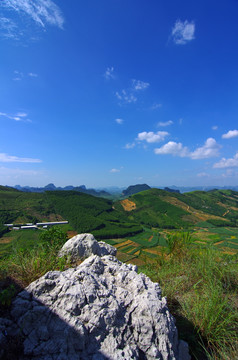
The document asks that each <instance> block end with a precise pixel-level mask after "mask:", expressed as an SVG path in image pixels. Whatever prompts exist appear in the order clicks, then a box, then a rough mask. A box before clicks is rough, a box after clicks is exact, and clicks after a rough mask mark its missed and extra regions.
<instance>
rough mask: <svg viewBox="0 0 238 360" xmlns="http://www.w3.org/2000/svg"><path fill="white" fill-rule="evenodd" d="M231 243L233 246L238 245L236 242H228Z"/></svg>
mask: <svg viewBox="0 0 238 360" xmlns="http://www.w3.org/2000/svg"><path fill="white" fill-rule="evenodd" d="M228 242H229V244H233V245H238V244H237V243H236V242H234V241H228Z"/></svg>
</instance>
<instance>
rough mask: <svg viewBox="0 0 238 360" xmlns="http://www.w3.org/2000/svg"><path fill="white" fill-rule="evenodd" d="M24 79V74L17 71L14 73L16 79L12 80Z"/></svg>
mask: <svg viewBox="0 0 238 360" xmlns="http://www.w3.org/2000/svg"><path fill="white" fill-rule="evenodd" d="M23 77H24V74H23V73H22V72H21V71H18V70H15V71H14V77H13V78H12V80H14V81H20V80H22V79H23Z"/></svg>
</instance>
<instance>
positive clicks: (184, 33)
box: [171, 20, 195, 45]
mask: <svg viewBox="0 0 238 360" xmlns="http://www.w3.org/2000/svg"><path fill="white" fill-rule="evenodd" d="M194 33H195V24H194V22H193V21H191V22H189V21H188V20H185V21H184V22H182V21H181V20H177V21H176V23H175V24H174V27H173V29H172V33H171V36H172V39H173V41H174V42H175V44H177V45H184V44H187V43H188V42H189V41H191V40H193V39H195V37H194Z"/></svg>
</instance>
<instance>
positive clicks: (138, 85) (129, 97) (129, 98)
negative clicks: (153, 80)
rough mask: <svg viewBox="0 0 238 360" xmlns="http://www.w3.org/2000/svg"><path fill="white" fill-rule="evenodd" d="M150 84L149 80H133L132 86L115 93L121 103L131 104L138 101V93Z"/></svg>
mask: <svg viewBox="0 0 238 360" xmlns="http://www.w3.org/2000/svg"><path fill="white" fill-rule="evenodd" d="M149 86H150V84H149V83H148V82H144V81H141V80H135V79H133V80H131V86H130V87H129V88H128V89H123V90H121V91H117V92H116V93H115V95H116V97H117V99H118V100H120V103H124V104H131V103H135V102H137V96H138V94H139V93H140V92H141V91H143V90H145V89H147V88H148V87H149Z"/></svg>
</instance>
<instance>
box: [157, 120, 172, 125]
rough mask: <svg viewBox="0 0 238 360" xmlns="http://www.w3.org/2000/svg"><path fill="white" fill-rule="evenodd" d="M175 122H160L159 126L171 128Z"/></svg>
mask: <svg viewBox="0 0 238 360" xmlns="http://www.w3.org/2000/svg"><path fill="white" fill-rule="evenodd" d="M173 123H174V122H173V121H172V120H169V121H164V122H163V121H160V122H159V123H158V126H170V125H172V124H173Z"/></svg>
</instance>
